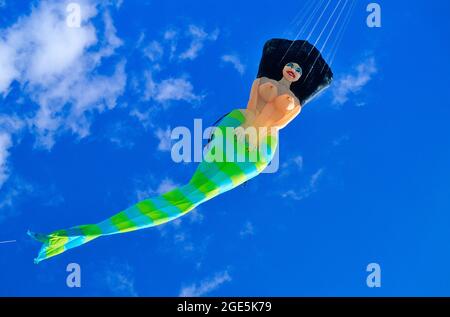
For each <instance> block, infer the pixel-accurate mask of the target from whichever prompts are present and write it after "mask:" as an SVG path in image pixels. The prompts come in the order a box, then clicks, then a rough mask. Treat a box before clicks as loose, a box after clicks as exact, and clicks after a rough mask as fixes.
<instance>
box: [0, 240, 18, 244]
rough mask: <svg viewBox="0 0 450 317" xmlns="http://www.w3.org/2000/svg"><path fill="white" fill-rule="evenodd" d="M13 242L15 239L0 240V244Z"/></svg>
mask: <svg viewBox="0 0 450 317" xmlns="http://www.w3.org/2000/svg"><path fill="white" fill-rule="evenodd" d="M15 242H17V240H5V241H0V244H7V243H15Z"/></svg>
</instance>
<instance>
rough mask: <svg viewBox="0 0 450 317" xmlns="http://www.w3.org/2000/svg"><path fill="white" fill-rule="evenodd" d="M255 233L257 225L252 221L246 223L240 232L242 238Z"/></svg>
mask: <svg viewBox="0 0 450 317" xmlns="http://www.w3.org/2000/svg"><path fill="white" fill-rule="evenodd" d="M254 234H255V227H254V226H253V224H252V223H251V222H250V221H247V222H246V223H245V225H244V228H242V230H241V231H240V232H239V235H240V236H241V238H243V237H245V236H252V235H254Z"/></svg>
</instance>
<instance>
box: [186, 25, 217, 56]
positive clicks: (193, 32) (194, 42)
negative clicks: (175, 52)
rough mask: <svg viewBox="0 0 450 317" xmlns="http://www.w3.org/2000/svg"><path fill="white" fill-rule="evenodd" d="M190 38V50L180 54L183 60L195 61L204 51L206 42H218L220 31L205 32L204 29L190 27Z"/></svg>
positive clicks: (188, 32)
mask: <svg viewBox="0 0 450 317" xmlns="http://www.w3.org/2000/svg"><path fill="white" fill-rule="evenodd" d="M187 34H188V36H189V37H190V38H191V43H190V45H189V48H188V49H187V50H185V51H184V52H183V53H181V54H180V56H179V58H180V59H181V60H194V59H196V58H197V56H198V54H199V53H200V51H201V50H202V49H203V47H204V45H205V42H206V41H216V40H217V38H218V36H219V31H218V30H214V31H213V32H211V33H209V34H208V33H207V32H205V31H204V30H203V29H202V28H200V27H198V26H195V25H189V28H188V31H187Z"/></svg>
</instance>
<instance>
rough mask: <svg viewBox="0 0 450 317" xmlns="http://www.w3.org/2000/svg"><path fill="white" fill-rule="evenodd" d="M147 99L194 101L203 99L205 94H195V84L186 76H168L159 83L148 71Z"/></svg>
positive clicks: (162, 101) (165, 101)
mask: <svg viewBox="0 0 450 317" xmlns="http://www.w3.org/2000/svg"><path fill="white" fill-rule="evenodd" d="M145 99H147V100H149V99H154V100H156V101H158V102H159V103H163V104H164V103H167V102H170V101H185V102H188V103H194V102H198V101H200V100H202V99H203V96H201V95H197V94H195V93H194V86H193V85H192V83H191V82H190V81H188V80H187V79H185V78H168V79H164V80H162V81H161V82H159V83H158V82H155V81H154V80H153V78H152V76H151V74H150V73H147V75H146V91H145Z"/></svg>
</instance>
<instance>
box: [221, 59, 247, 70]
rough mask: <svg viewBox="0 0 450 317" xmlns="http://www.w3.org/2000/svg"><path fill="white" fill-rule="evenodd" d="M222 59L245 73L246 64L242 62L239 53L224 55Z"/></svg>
mask: <svg viewBox="0 0 450 317" xmlns="http://www.w3.org/2000/svg"><path fill="white" fill-rule="evenodd" d="M222 61H224V62H226V63H230V64H231V65H232V66H233V67H234V69H235V70H236V71H237V72H238V73H239V74H241V75H243V74H244V73H245V65H244V64H242V62H241V60H240V59H239V57H238V56H237V55H223V56H222Z"/></svg>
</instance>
